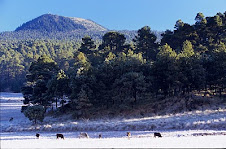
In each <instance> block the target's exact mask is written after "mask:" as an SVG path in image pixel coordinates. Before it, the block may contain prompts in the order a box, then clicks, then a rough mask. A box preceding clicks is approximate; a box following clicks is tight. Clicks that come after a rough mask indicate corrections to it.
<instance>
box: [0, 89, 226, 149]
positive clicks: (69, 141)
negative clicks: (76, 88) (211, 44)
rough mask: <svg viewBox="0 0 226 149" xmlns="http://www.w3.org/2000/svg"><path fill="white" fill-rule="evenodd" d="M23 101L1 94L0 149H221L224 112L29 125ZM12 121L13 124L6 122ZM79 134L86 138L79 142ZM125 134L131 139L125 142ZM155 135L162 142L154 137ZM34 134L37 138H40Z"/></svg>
mask: <svg viewBox="0 0 226 149" xmlns="http://www.w3.org/2000/svg"><path fill="white" fill-rule="evenodd" d="M22 99H23V98H22V95H21V94H17V93H0V116H1V117H0V120H1V121H0V122H1V123H0V126H1V136H0V137H1V148H99V147H101V148H106V147H107V148H143V147H145V148H155V147H160V148H163V147H167V148H171V147H172V148H173V147H205V148H207V147H208V148H212V147H214V148H215V147H220V148H225V147H226V141H225V140H226V109H225V108H219V109H212V110H205V111H192V112H184V113H180V114H174V115H163V116H153V117H143V118H130V119H125V118H116V119H106V118H105V119H101V120H80V121H75V120H74V121H72V120H70V119H68V118H67V117H65V118H60V119H53V118H51V117H47V118H45V119H44V122H43V123H42V124H39V125H37V126H34V125H32V123H31V122H30V121H29V120H28V119H27V118H26V117H24V115H23V114H22V113H21V112H20V109H21V105H22V101H21V100H22ZM11 117H13V121H9V119H10V118H11ZM81 131H83V132H87V133H88V134H89V136H90V138H89V139H79V138H78V135H79V133H80V132H81ZM127 131H130V132H131V134H132V137H131V138H130V139H128V138H127V137H126V132H127ZM155 131H159V132H161V134H162V136H163V137H162V138H154V137H153V133H154V132H155ZM36 133H40V138H39V139H36V137H35V134H36ZM56 133H62V134H64V137H65V139H64V140H63V139H56ZM99 134H102V138H101V139H99V138H98V135H99Z"/></svg>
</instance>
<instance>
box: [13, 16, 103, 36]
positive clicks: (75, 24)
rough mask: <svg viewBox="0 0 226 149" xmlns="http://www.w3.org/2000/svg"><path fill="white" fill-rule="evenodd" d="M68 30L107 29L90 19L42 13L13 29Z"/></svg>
mask: <svg viewBox="0 0 226 149" xmlns="http://www.w3.org/2000/svg"><path fill="white" fill-rule="evenodd" d="M27 30H31V31H32V30H33V31H41V32H43V31H44V32H68V31H78V30H79V31H107V29H106V28H105V27H103V26H101V25H99V24H97V23H95V22H94V21H92V20H87V19H83V18H76V17H64V16H58V15H53V14H44V15H41V16H39V17H37V18H35V19H33V20H31V21H28V22H26V23H24V24H22V25H21V26H20V27H18V28H16V30H15V31H27Z"/></svg>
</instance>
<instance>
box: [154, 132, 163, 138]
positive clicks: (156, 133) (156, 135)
mask: <svg viewBox="0 0 226 149" xmlns="http://www.w3.org/2000/svg"><path fill="white" fill-rule="evenodd" d="M154 137H162V135H161V134H160V133H159V132H155V133H154Z"/></svg>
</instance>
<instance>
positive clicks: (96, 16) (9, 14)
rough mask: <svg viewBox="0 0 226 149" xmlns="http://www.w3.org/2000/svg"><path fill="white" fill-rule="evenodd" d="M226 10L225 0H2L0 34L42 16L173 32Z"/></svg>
mask: <svg viewBox="0 0 226 149" xmlns="http://www.w3.org/2000/svg"><path fill="white" fill-rule="evenodd" d="M225 11H226V0H0V32H2V31H13V30H15V29H16V28H17V27H18V26H20V25H21V24H22V23H25V22H27V21H29V20H31V19H34V18H36V17H38V16H40V15H42V14H46V13H51V14H57V15H62V16H68V17H80V18H85V19H91V20H93V21H95V22H97V23H98V24H101V25H103V26H104V27H106V28H108V29H116V30H123V29H128V30H137V29H140V28H141V27H143V26H145V25H148V26H150V27H151V29H152V30H159V31H165V30H166V29H171V30H172V29H173V27H174V25H175V22H176V21H177V20H178V19H181V20H182V21H183V22H185V23H189V24H194V22H195V21H194V18H195V16H196V14H197V13H198V12H202V13H203V14H204V15H205V16H214V15H215V14H216V13H217V12H221V13H223V12H225Z"/></svg>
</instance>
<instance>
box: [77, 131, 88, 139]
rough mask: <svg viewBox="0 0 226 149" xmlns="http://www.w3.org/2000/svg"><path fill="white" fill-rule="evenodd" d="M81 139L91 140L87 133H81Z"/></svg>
mask: <svg viewBox="0 0 226 149" xmlns="http://www.w3.org/2000/svg"><path fill="white" fill-rule="evenodd" d="M79 138H89V135H88V134H87V133H86V132H81V133H80V135H79Z"/></svg>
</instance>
